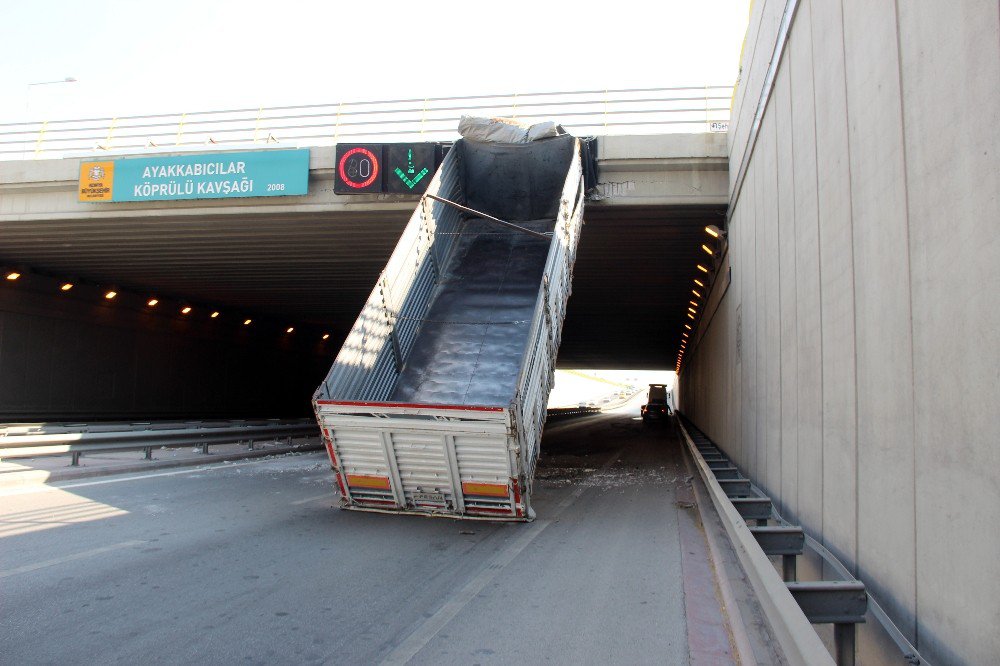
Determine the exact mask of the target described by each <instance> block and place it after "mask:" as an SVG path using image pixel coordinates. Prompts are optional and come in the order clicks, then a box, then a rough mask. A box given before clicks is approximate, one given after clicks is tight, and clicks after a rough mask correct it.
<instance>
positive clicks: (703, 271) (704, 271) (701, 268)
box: [698, 264, 710, 273]
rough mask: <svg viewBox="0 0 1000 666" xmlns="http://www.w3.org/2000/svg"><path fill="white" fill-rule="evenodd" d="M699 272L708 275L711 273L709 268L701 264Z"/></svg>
mask: <svg viewBox="0 0 1000 666" xmlns="http://www.w3.org/2000/svg"><path fill="white" fill-rule="evenodd" d="M698 270H699V271H701V272H702V273H708V272H710V271H709V270H708V269H707V268H705V267H704V266H702V265H701V264H698Z"/></svg>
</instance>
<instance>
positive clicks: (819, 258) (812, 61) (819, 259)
mask: <svg viewBox="0 0 1000 666" xmlns="http://www.w3.org/2000/svg"><path fill="white" fill-rule="evenodd" d="M807 1H810V0H807ZM813 23H814V22H813V14H812V5H811V2H810V7H809V67H810V69H811V70H812V95H813V112H812V117H813V157H814V162H815V169H814V171H815V175H816V268H817V270H818V273H819V290H820V293H819V298H818V299H817V300H818V302H819V358H820V362H819V404H820V418H819V424H820V425H819V465H820V469H823V467H824V466H825V464H826V451H825V450H824V447H823V439H824V437H823V432H824V428H823V425H824V421H825V420H826V418H825V410H824V409H823V400H824V397H823V394H824V387H823V374H824V373H823V252H822V247H821V245H822V235H821V234H820V231H819V228H820V216H819V140H818V139H817V138H816V135H817V131H816V108H817V107H816V57H815V50H814V49H813V41H814V37H813V34H814V31H813ZM823 486H824V478H823V475H822V474H820V478H819V536H820V539H819V542H820V543H821V544H823V545H824V546H825V545H826V529H825V525H824V520H823V516H824V513H825V511H824V504H825V502H824V499H823Z"/></svg>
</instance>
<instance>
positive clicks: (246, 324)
mask: <svg viewBox="0 0 1000 666" xmlns="http://www.w3.org/2000/svg"><path fill="white" fill-rule="evenodd" d="M252 321H253V319H245V320H243V325H244V326H249V325H250V323H251V322H252Z"/></svg>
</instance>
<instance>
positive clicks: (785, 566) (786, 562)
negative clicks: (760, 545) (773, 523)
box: [757, 521, 798, 583]
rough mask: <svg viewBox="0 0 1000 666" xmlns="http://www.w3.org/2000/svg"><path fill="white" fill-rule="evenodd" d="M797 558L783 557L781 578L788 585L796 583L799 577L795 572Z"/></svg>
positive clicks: (794, 556) (792, 556)
mask: <svg viewBox="0 0 1000 666" xmlns="http://www.w3.org/2000/svg"><path fill="white" fill-rule="evenodd" d="M757 522H760V521H757ZM764 522H767V521H764ZM796 557H797V556H796V555H782V556H781V574H782V575H781V577H782V579H783V580H784V581H785V582H786V583H794V582H795V579H796V578H797V577H798V572H797V571H796V570H795V558H796Z"/></svg>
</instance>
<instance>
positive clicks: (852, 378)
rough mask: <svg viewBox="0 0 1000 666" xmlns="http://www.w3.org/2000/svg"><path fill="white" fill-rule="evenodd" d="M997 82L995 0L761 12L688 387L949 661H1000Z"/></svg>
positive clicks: (899, 616)
mask: <svg viewBox="0 0 1000 666" xmlns="http://www.w3.org/2000/svg"><path fill="white" fill-rule="evenodd" d="M796 4H797V9H796V11H795V12H794V14H792V15H791V16H792V20H791V23H790V27H789V29H788V30H787V43H786V44H785V45H784V48H783V49H780V56H779V55H778V54H776V49H775V45H776V43H779V42H780V35H781V33H782V17H783V14H784V13H785V12H786V10H787V9H788V8H791V7H794V6H795V5H796ZM772 57H774V62H775V63H776V69H775V72H774V74H775V76H774V79H773V86H772V85H770V84H769V80H768V76H767V72H768V69H769V63H771V61H772ZM998 81H1000V16H998V7H997V3H996V2H994V1H992V0H960V1H957V2H948V3H933V2H893V1H892V0H878V1H877V2H871V1H869V0H799V2H798V3H796V2H794V1H792V2H787V3H786V2H785V0H763V1H761V0H758V2H756V3H755V4H754V10H753V14H752V17H751V24H750V29H749V31H748V35H747V43H746V46H745V50H744V56H743V63H742V74H741V82H740V85H739V86H738V89H737V91H736V96H735V108H734V113H733V118H734V122H733V127H732V129H731V144H730V167H729V173H730V182H731V201H730V214H731V218H730V221H729V229H730V236H729V241H730V247H729V255H728V261H729V262H730V264H731V266H732V281H731V284H729V286H728V291H727V292H726V293H725V296H724V297H722V299H721V301H720V303H719V307H718V309H717V311H715V312H714V314H713V312H712V311H708V312H706V314H705V317H704V319H703V324H702V328H701V330H699V331H698V332H697V335H696V338H695V339H696V343H695V345H693V346H692V348H691V351H690V352H689V353H688V356H687V358H686V362H685V365H684V367H683V369H682V374H681V404H682V409H683V410H684V411H685V412H686V413H687V414H688V415H689V416H690V417H691V418H692V420H693V421H694V422H695V423H696V424H697V425H698V426H699V427H700V428H702V429H703V430H704V431H705V432H706V433H707V434H708V435H709V436H710V437H712V438H713V439H715V440H716V441H717V442H718V443H719V444H720V445H721V446H722V447H723V448H724V449H725V450H726V451H727V452H728V453H729V454H730V455H731V456H733V457H734V459H735V460H736V462H737V464H738V465H739V466H740V468H741V469H742V470H743V471H744V472H745V473H747V474H748V475H749V476H750V477H751V478H753V479H754V480H755V481H756V482H757V483H758V484H759V485H760V486H762V487H763V488H764V489H765V490H766V491H767V492H768V493H770V494H771V496H772V497H773V498H775V500H776V501H777V504H778V506H779V508H780V510H781V512H782V513H783V514H784V515H785V516H786V517H787V518H788V519H790V520H792V521H798V522H801V523H802V524H803V525H804V526H805V528H806V529H807V531H808V532H810V533H811V534H812V535H814V536H815V537H816V538H818V539H819V540H820V541H821V542H823V543H824V544H825V545H826V546H827V547H828V548H829V549H830V550H832V551H834V552H835V553H836V554H837V555H838V556H839V557H840V559H841V560H842V561H843V562H844V563H845V564H847V565H848V567H849V568H851V569H852V570H853V571H854V572H855V574H856V575H857V576H858V577H859V578H861V579H863V580H864V581H865V582H866V583H867V584H868V585H869V587H870V590H871V591H872V593H873V594H874V595H875V597H876V598H877V599H878V600H879V601H880V602H882V603H883V605H884V606H885V607H886V610H887V611H888V612H889V614H890V615H891V616H892V617H893V618H894V620H895V621H896V623H897V624H898V626H899V627H900V629H902V631H903V632H904V633H905V634H906V635H907V636H908V637H909V639H910V640H911V641H912V642H913V643H914V644H915V645H916V647H917V648H918V649H919V650H920V651H921V652H922V654H923V655H924V656H925V657H927V658H928V659H930V660H932V661H933V662H934V663H942V664H943V663H970V664H972V663H977V664H985V663H993V662H994V661H995V658H996V655H997V654H1000V634H998V633H997V631H996V627H997V626H998V625H1000V559H998V558H997V553H998V552H1000V531H998V529H997V526H998V525H1000V472H998V470H1000V446H998V443H1000V408H998V400H997V390H998V387H1000V352H998V350H1000V308H998V307H997V294H998V293H1000V277H998V276H1000V273H998V271H997V266H998V265H1000V243H998V241H997V230H998V226H997V225H998V221H1000V178H998V175H997V173H998V172H997V164H998V162H997V160H998V158H1000V129H998V127H1000V86H998V85H997V82H998ZM761 99H765V100H766V105H765V106H763V107H761V108H762V112H761V113H758V102H759V100H761ZM755 120H757V121H759V130H755V124H756V123H755ZM726 282H727V281H726V280H719V281H718V282H717V285H716V289H718V290H721V289H723V288H725V284H726ZM717 296H718V295H717ZM875 649H876V648H875V647H874V646H872V645H870V644H868V645H866V644H864V642H862V651H863V653H864V651H866V650H867V651H870V652H869V656H870V657H871V661H872V662H875V661H879V660H878V659H877V658H875V656H874V654H875ZM864 656H865V655H864V654H863V658H864Z"/></svg>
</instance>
